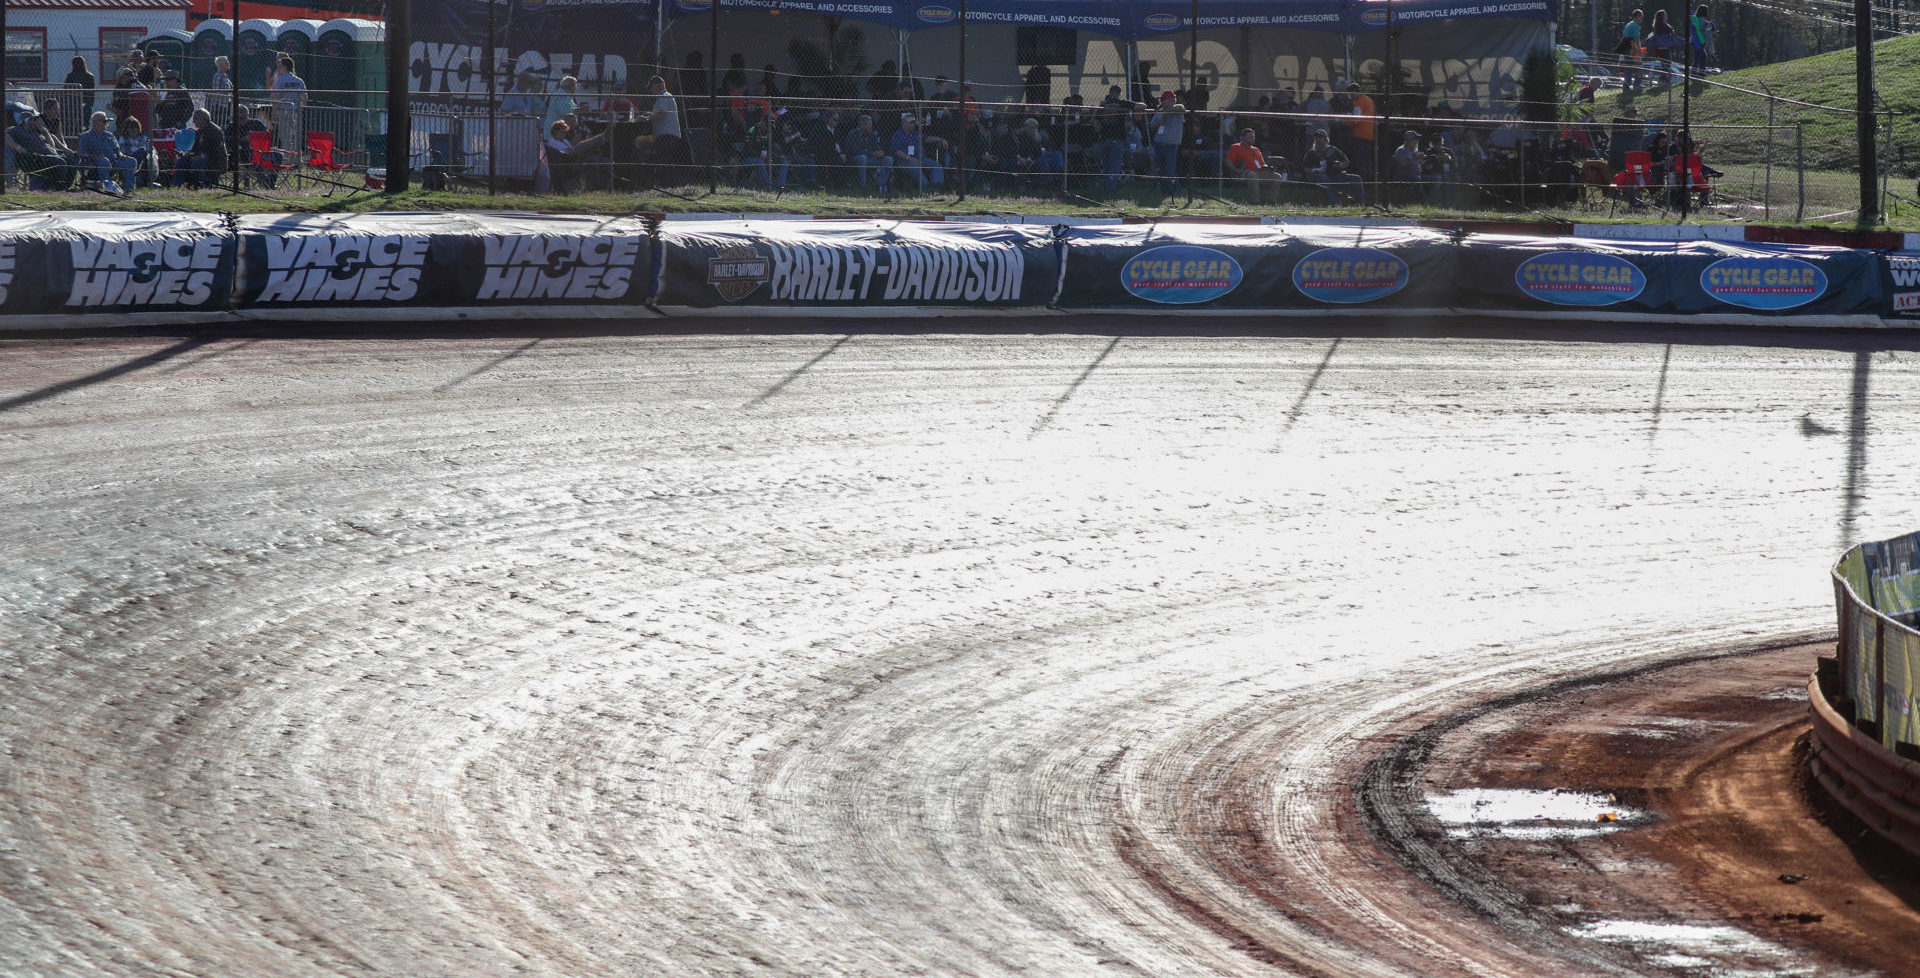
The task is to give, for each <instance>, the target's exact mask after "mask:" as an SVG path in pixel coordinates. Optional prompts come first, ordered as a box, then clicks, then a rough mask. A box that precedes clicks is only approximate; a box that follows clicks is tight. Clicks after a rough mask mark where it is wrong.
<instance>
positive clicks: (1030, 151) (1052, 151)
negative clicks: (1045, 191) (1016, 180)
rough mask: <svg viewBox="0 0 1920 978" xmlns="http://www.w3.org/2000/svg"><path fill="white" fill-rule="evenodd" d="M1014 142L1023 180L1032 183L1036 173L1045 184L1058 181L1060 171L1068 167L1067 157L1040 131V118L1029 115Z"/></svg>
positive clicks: (1016, 167) (1015, 159) (1022, 123)
mask: <svg viewBox="0 0 1920 978" xmlns="http://www.w3.org/2000/svg"><path fill="white" fill-rule="evenodd" d="M1013 142H1014V152H1015V154H1016V155H1015V156H1014V167H1015V169H1016V170H1018V171H1019V173H1020V175H1021V176H1020V179H1021V180H1022V182H1025V183H1028V184H1029V185H1031V183H1032V182H1033V177H1034V176H1035V175H1036V174H1037V175H1038V176H1039V177H1040V180H1039V182H1040V183H1041V184H1042V185H1043V186H1050V185H1052V184H1054V183H1055V182H1057V181H1058V179H1059V175H1060V172H1061V171H1062V170H1064V169H1066V157H1065V155H1064V154H1062V153H1061V152H1060V150H1059V149H1057V148H1055V147H1054V145H1053V144H1052V142H1051V141H1049V140H1048V138H1047V134H1046V133H1043V132H1041V131H1040V120H1039V119H1037V118H1034V117H1032V116H1028V117H1027V118H1026V120H1024V121H1023V122H1021V123H1020V131H1019V132H1016V133H1014V137H1013Z"/></svg>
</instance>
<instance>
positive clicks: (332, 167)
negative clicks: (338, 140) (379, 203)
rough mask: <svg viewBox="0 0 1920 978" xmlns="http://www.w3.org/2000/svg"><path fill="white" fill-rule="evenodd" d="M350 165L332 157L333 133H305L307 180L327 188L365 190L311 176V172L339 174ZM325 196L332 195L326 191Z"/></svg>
mask: <svg viewBox="0 0 1920 978" xmlns="http://www.w3.org/2000/svg"><path fill="white" fill-rule="evenodd" d="M351 165H352V164H349V163H347V162H346V161H345V160H342V159H338V158H336V157H335V156H334V142H333V133H330V132H310V133H307V163H306V166H307V170H308V171H309V177H308V179H310V180H319V181H320V182H321V183H324V184H326V185H327V186H329V187H345V188H347V189H348V190H353V191H356V192H358V191H360V190H365V189H367V188H366V187H355V186H352V185H351V184H346V183H341V182H340V181H339V180H338V179H337V178H336V179H332V180H329V179H327V178H326V177H314V176H311V173H312V172H313V171H317V172H320V173H326V174H333V173H339V172H340V171H342V170H345V169H347V168H348V167H350V166H351ZM327 194H328V195H329V196H331V195H332V194H333V191H331V190H329V191H327Z"/></svg>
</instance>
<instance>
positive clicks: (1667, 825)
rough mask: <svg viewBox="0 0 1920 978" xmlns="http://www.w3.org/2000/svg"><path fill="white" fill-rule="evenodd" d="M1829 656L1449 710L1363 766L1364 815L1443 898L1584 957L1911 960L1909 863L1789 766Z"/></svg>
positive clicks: (1824, 650)
mask: <svg viewBox="0 0 1920 978" xmlns="http://www.w3.org/2000/svg"><path fill="white" fill-rule="evenodd" d="M1832 652H1833V644H1832V643H1831V642H1825V643H1817V644H1814V645H1790V646H1787V647H1785V648H1780V649H1774V650H1768V651H1762V652H1735V653H1730V654H1725V655H1708V656H1704V657H1702V658H1700V659H1698V660H1696V661H1692V662H1689V663H1685V664H1682V665H1676V666H1668V667H1661V668H1656V669H1651V670H1641V671H1635V672H1632V673H1630V674H1627V675H1624V676H1618V677H1611V676H1599V677H1593V678H1592V679H1590V680H1581V681H1575V682H1569V683H1563V684H1559V685H1556V686H1554V687H1551V688H1548V689H1544V690H1539V691H1536V692H1533V693H1529V694H1523V695H1521V696H1518V697H1510V698H1508V699H1507V700H1506V701H1503V702H1498V703H1495V704H1490V705H1489V706H1488V707H1486V708H1484V709H1479V710H1472V711H1467V712H1464V713H1460V714H1455V715H1453V716H1450V717H1447V718H1445V719H1443V720H1442V721H1440V722H1438V723H1436V724H1433V725H1431V726H1429V727H1427V728H1425V729H1422V730H1420V731H1418V732H1415V733H1412V734H1410V735H1409V736H1408V737H1407V738H1405V739H1404V740H1402V741H1400V742H1398V743H1396V744H1395V745H1394V747H1393V748H1392V749H1391V750H1390V751H1388V752H1387V753H1386V754H1385V755H1384V756H1383V757H1381V758H1379V759H1376V761H1374V762H1373V763H1372V764H1371V765H1370V766H1369V769H1368V772H1367V775H1366V777H1365V778H1364V779H1363V784H1364V785H1365V787H1363V789H1362V796H1363V798H1364V800H1365V802H1367V803H1370V804H1368V805H1367V806H1366V807H1367V808H1368V814H1369V815H1370V816H1372V817H1371V819H1370V821H1371V824H1372V825H1373V827H1374V828H1376V829H1377V830H1378V831H1379V833H1380V836H1381V838H1382V842H1383V845H1384V846H1385V847H1386V849H1387V850H1388V851H1389V852H1393V853H1395V854H1396V855H1398V856H1399V857H1400V858H1401V859H1402V860H1403V861H1404V862H1405V863H1406V864H1407V865H1409V866H1411V867H1413V868H1415V869H1416V871H1418V872H1420V873H1421V874H1423V875H1424V876H1426V877H1427V878H1428V879H1430V880H1431V881H1433V882H1434V883H1435V884H1436V885H1438V886H1440V887H1441V888H1442V889H1443V890H1446V891H1447V892H1448V893H1449V895H1450V896H1452V897H1453V898H1454V899H1456V900H1458V901H1459V902H1461V903H1462V904H1465V905H1468V906H1473V907H1476V908H1478V909H1481V910H1482V911H1483V912H1484V913H1485V914H1486V916H1487V917H1489V918H1491V919H1496V920H1501V919H1504V920H1506V921H1507V922H1508V924H1509V926H1511V927H1514V928H1530V927H1537V928H1543V929H1545V928H1552V929H1557V930H1559V931H1560V932H1561V933H1562V934H1563V935H1565V937H1566V940H1567V947H1566V953H1567V955H1568V956H1569V957H1584V958H1588V959H1590V960H1591V963H1593V964H1594V965H1595V966H1596V967H1599V966H1604V965H1605V964H1607V963H1609V962H1617V963H1619V964H1622V965H1625V966H1626V967H1627V969H1628V970H1629V971H1632V970H1635V969H1636V968H1638V967H1639V966H1640V964H1641V962H1643V961H1648V960H1651V961H1653V962H1656V963H1663V964H1666V965H1669V966H1671V967H1672V969H1673V970H1677V971H1680V972H1683V973H1695V974H1702V975H1754V976H1762V975H1783V974H1804V975H1843V974H1872V973H1881V974H1887V975H1910V974H1916V973H1920V912H1916V910H1915V907H1917V906H1920V875H1917V874H1916V873H1915V866H1914V863H1913V861H1912V860H1911V859H1909V858H1907V857H1905V856H1904V855H1902V854H1900V853H1899V852H1898V851H1897V850H1893V849H1892V847H1890V846H1888V845H1886V844H1884V843H1882V842H1880V841H1879V840H1878V839H1876V838H1874V837H1872V836H1871V835H1870V834H1868V833H1866V832H1865V831H1864V827H1863V826H1861V825H1860V824H1858V823H1857V822H1856V821H1855V820H1853V819H1852V818H1850V817H1849V816H1848V815H1847V814H1846V813H1845V811H1844V810H1842V809H1840V808H1839V807H1838V806H1836V805H1834V804H1833V803H1832V802H1831V801H1830V800H1828V799H1826V798H1825V797H1823V796H1821V795H1820V794H1819V793H1818V792H1819V789H1818V787H1817V786H1812V785H1810V784H1809V781H1808V779H1807V778H1806V776H1805V745H1806V742H1807V732H1808V727H1809V724H1808V720H1807V705H1806V695H1807V694H1806V685H1807V678H1808V673H1809V672H1810V664H1811V663H1812V661H1813V658H1814V656H1815V655H1818V654H1828V655H1831V654H1832ZM1810 791H1811V793H1810ZM1433 799H1437V800H1438V803H1437V804H1436V803H1434V802H1433V801H1428V803H1426V804H1422V803H1421V801H1423V800H1433ZM1447 799H1452V800H1453V801H1452V802H1449V801H1447ZM1476 806H1477V807H1476ZM1650 914H1651V916H1650Z"/></svg>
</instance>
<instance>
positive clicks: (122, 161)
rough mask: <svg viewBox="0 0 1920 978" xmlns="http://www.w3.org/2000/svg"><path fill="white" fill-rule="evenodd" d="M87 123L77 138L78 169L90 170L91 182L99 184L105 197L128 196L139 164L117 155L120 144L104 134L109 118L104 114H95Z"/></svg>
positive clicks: (124, 155) (125, 155)
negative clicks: (123, 194) (107, 195)
mask: <svg viewBox="0 0 1920 978" xmlns="http://www.w3.org/2000/svg"><path fill="white" fill-rule="evenodd" d="M88 121H89V123H90V124H91V125H90V127H89V128H88V129H87V131H86V132H83V133H81V134H80V166H81V167H83V168H91V169H92V171H93V176H94V179H96V180H98V181H100V184H101V187H102V189H104V190H106V191H107V192H108V193H118V192H120V191H121V190H122V189H124V190H125V191H126V192H128V193H131V192H132V191H133V171H134V167H136V166H138V165H139V161H138V160H136V159H134V158H133V157H131V156H128V155H127V154H125V153H123V152H121V151H120V141H119V140H117V139H115V138H113V133H111V132H108V131H107V124H108V123H109V122H111V121H112V117H111V116H109V115H107V114H106V113H105V112H95V113H94V114H93V117H92V118H91V119H89V120H88ZM82 172H83V173H84V172H85V169H83V170H82Z"/></svg>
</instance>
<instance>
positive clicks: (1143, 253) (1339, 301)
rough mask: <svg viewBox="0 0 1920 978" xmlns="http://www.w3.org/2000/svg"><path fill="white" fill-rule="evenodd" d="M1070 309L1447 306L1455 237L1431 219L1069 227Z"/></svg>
mask: <svg viewBox="0 0 1920 978" xmlns="http://www.w3.org/2000/svg"><path fill="white" fill-rule="evenodd" d="M1065 241H1066V245H1067V272H1066V277H1065V282H1064V285H1063V286H1062V288H1061V291H1060V301H1059V303H1058V304H1059V306H1060V308H1062V309H1122V308H1137V309H1147V308H1156V307H1159V308H1178V307H1188V308H1191V307H1205V308H1215V309H1247V310H1257V309H1274V310H1290V309H1329V308H1360V307H1364V306H1377V307H1384V308H1416V309H1431V308H1443V307H1445V306H1446V305H1448V303H1449V302H1450V301H1451V299H1452V297H1453V282H1452V278H1453V246H1452V244H1451V241H1450V239H1449V237H1448V236H1447V234H1446V233H1445V232H1442V231H1434V230H1429V229H1426V228H1336V227H1323V226H1317V225H1293V226H1289V225H1284V224H1280V225H1269V226H1264V227H1259V226H1249V227H1242V226H1209V225H1203V224H1188V225H1171V224H1160V225H1152V226H1140V227H1124V226H1123V227H1091V228H1068V229H1066V231H1065Z"/></svg>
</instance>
